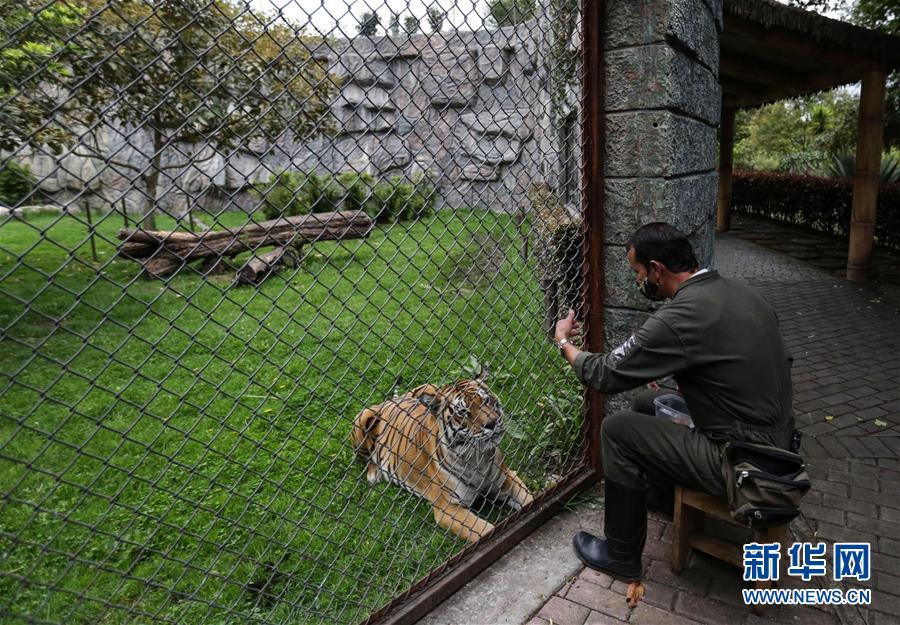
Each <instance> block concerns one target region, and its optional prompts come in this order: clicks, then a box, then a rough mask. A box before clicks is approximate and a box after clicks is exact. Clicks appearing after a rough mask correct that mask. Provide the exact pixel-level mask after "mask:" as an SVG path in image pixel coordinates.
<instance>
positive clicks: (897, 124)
mask: <svg viewBox="0 0 900 625" xmlns="http://www.w3.org/2000/svg"><path fill="white" fill-rule="evenodd" d="M850 17H851V19H852V21H853V22H854V23H855V24H859V25H860V26H865V27H867V28H873V29H875V30H880V31H882V32H885V33H888V34H889V35H900V7H898V6H897V0H857V1H856V3H855V4H854V5H853V8H852V9H851V11H850ZM886 87H887V93H886V97H885V109H884V145H885V146H886V147H889V148H900V72H893V73H892V74H890V75H889V76H888V80H887V85H886Z"/></svg>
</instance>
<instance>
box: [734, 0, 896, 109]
mask: <svg viewBox="0 0 900 625" xmlns="http://www.w3.org/2000/svg"><path fill="white" fill-rule="evenodd" d="M875 68H878V69H882V70H884V71H887V72H890V71H892V70H894V69H898V68H900V37H895V36H891V35H887V34H884V33H881V32H877V31H873V30H870V29H867V28H862V27H860V26H854V25H853V24H848V23H846V22H841V21H839V20H834V19H830V18H827V17H824V16H822V15H818V14H817V13H811V12H808V11H803V10H802V9H797V8H794V7H789V6H786V5H783V4H779V3H777V2H774V1H773V0H724V28H723V30H722V37H721V56H720V68H719V82H720V84H721V86H722V101H723V104H724V105H725V106H730V107H735V108H749V107H756V106H761V105H763V104H767V103H769V102H775V101H777V100H783V99H786V98H792V97H796V96H801V95H807V94H810V93H815V92H817V91H822V90H825V89H833V88H835V87H839V86H841V85H847V84H851V83H854V82H857V81H859V80H860V77H861V76H862V73H863V72H864V71H866V70H869V69H875Z"/></svg>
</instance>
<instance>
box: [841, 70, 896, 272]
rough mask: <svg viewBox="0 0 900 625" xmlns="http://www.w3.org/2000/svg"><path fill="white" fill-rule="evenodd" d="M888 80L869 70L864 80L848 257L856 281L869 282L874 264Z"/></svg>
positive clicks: (882, 75)
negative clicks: (886, 85) (876, 214)
mask: <svg viewBox="0 0 900 625" xmlns="http://www.w3.org/2000/svg"><path fill="white" fill-rule="evenodd" d="M886 79H887V73H886V72H885V71H884V70H869V71H867V72H865V73H864V74H863V77H862V92H861V93H860V97H859V140H858V141H857V144H856V173H855V174H854V175H853V209H852V217H851V220H850V251H849V252H848V254H847V279H848V280H852V281H853V282H865V281H866V277H867V276H868V273H869V269H870V267H871V263H872V246H873V242H874V237H875V209H876V205H877V203H878V183H879V181H880V173H881V172H880V170H881V147H882V139H883V134H884V128H883V126H884V99H885V98H884V96H885V81H886Z"/></svg>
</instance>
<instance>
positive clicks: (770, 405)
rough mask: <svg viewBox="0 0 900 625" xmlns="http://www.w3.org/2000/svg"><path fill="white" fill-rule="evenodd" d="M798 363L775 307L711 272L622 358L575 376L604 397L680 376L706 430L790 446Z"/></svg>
mask: <svg viewBox="0 0 900 625" xmlns="http://www.w3.org/2000/svg"><path fill="white" fill-rule="evenodd" d="M792 361H793V359H792V358H791V356H790V354H789V353H788V350H787V348H786V347H785V345H784V341H783V340H782V338H781V332H780V331H779V328H778V319H777V318H776V315H775V311H774V310H772V307H771V306H770V305H769V303H768V302H766V300H765V299H763V297H762V296H761V295H759V294H758V293H757V292H756V291H754V290H753V289H752V288H750V287H749V286H747V285H746V284H744V283H743V282H740V281H737V280H732V279H729V278H723V277H722V276H720V275H719V273H718V272H716V271H708V272H704V273H702V274H699V275H696V276H692V277H691V278H689V279H688V280H686V281H685V282H683V283H682V284H681V285H680V286H679V288H678V290H677V291H676V292H675V295H674V296H673V297H672V299H671V300H670V301H669V302H668V303H667V304H666V305H664V306H663V307H662V308H660V310H658V311H657V312H656V313H655V314H654V315H652V316H651V317H650V318H649V319H647V321H646V322H645V323H644V325H643V326H641V328H640V329H639V330H638V331H637V332H635V333H634V334H633V335H632V336H631V338H629V339H628V341H626V342H625V343H624V344H623V345H621V346H619V347H618V348H617V349H615V350H614V351H612V352H610V353H609V354H594V353H589V352H582V353H580V354H579V355H578V357H577V358H576V360H575V372H576V374H577V375H578V377H579V379H581V381H582V382H583V383H585V384H590V385H591V386H592V387H594V388H595V389H597V390H598V391H600V392H601V393H618V392H620V391H625V390H628V389H632V388H635V387H637V386H640V385H642V384H645V383H647V382H650V381H652V380H659V379H661V378H664V377H666V376H668V375H674V377H675V381H676V382H677V383H678V386H679V388H680V389H681V392H682V394H683V395H684V399H685V401H686V402H687V405H688V410H689V411H690V413H691V419H693V421H694V424H695V426H696V427H697V428H698V429H699V430H700V431H702V432H705V433H707V434H708V435H711V436H713V437H714V438H723V439H738V440H750V441H756V442H765V443H768V444H775V445H778V446H781V447H787V446H788V445H789V442H790V436H791V433H792V431H793V427H794V418H793V410H792V406H791V403H792V394H793V391H792V386H791V364H792Z"/></svg>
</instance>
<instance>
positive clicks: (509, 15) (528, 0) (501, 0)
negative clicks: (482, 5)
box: [487, 0, 537, 28]
mask: <svg viewBox="0 0 900 625" xmlns="http://www.w3.org/2000/svg"><path fill="white" fill-rule="evenodd" d="M487 7H488V23H489V24H491V25H492V26H494V27H497V28H500V27H503V26H515V25H516V24H521V23H522V22H526V21H528V20H530V19H531V18H533V17H534V16H535V14H536V13H537V2H536V0H489V1H488V3H487Z"/></svg>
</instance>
